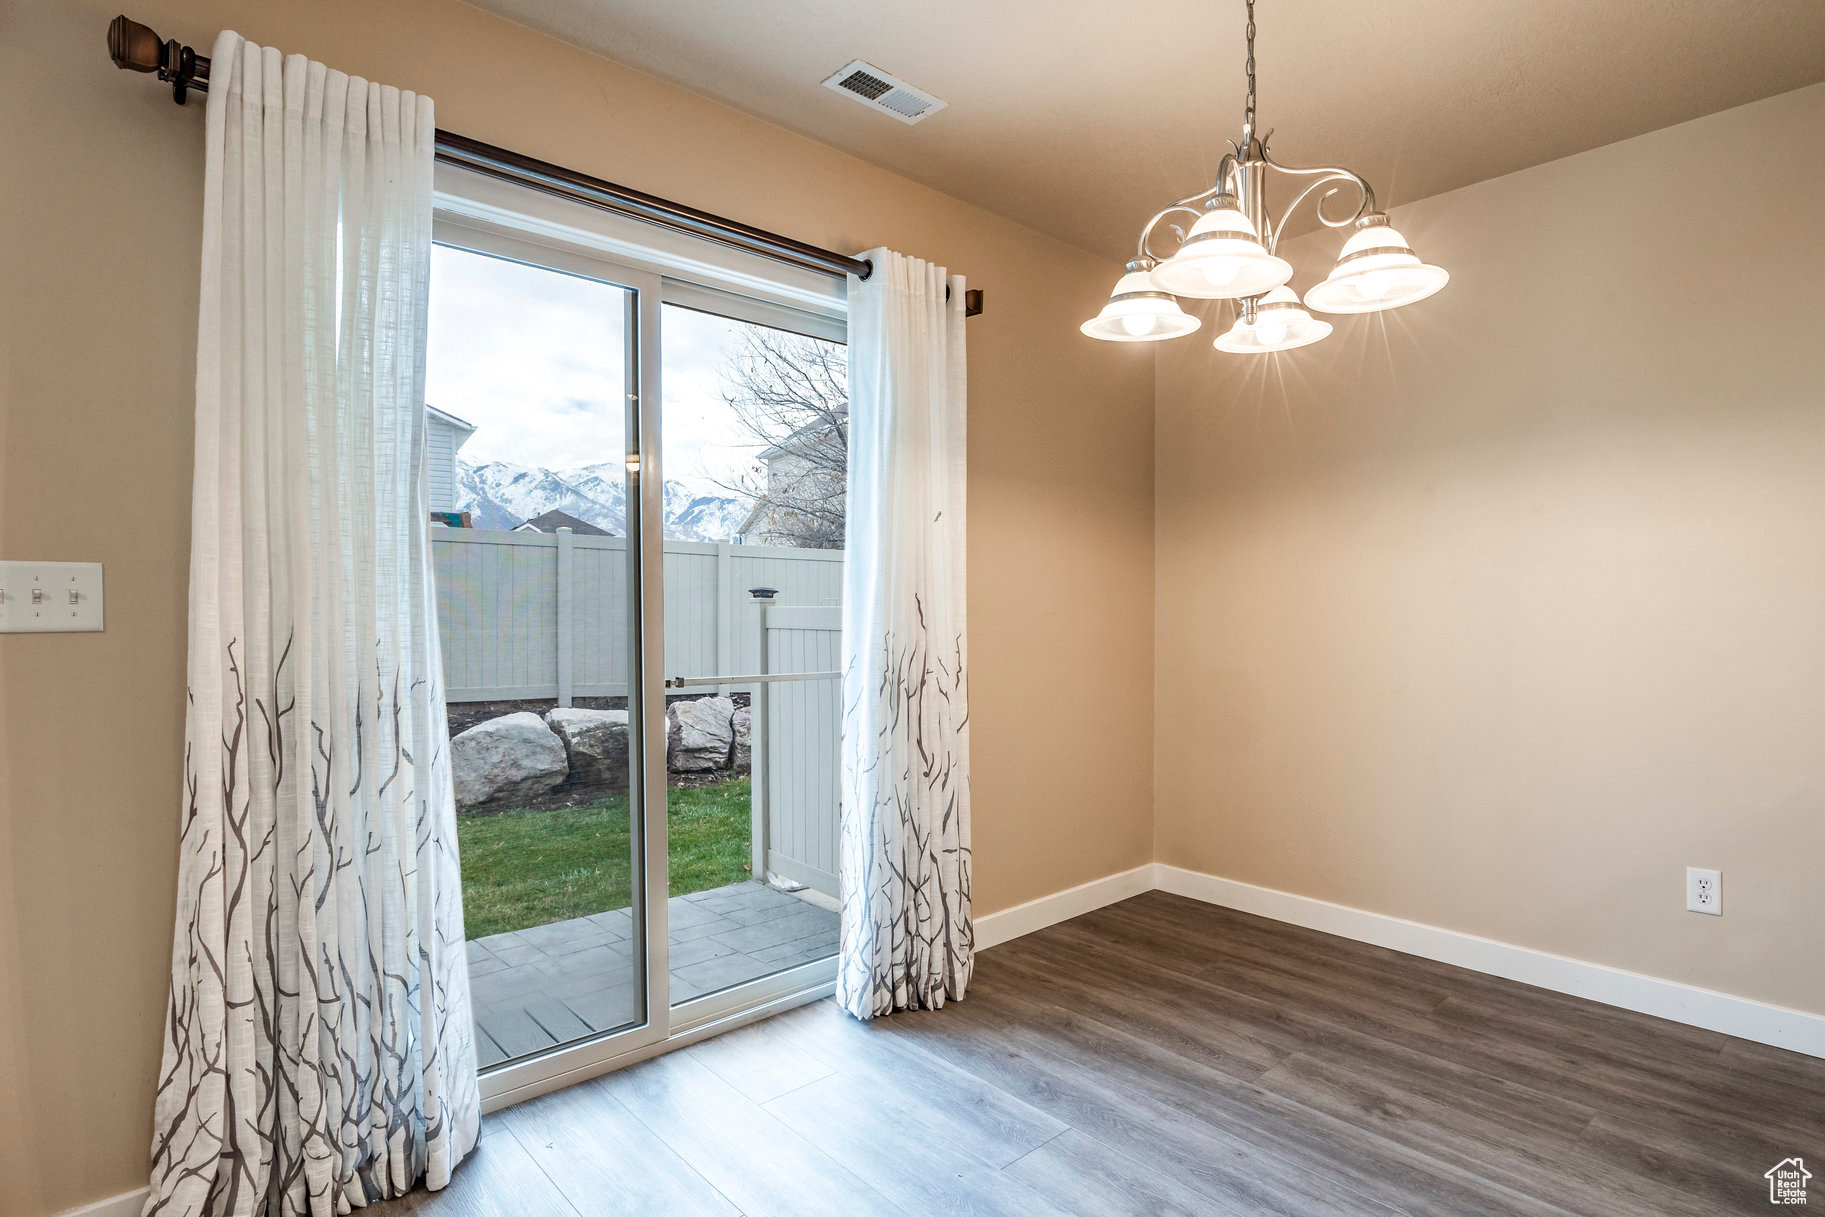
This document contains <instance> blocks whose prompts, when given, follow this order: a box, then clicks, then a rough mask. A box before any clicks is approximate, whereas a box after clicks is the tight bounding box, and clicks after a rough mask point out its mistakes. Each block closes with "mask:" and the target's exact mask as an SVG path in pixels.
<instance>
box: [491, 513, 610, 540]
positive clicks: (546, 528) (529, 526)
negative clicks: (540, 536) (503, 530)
mask: <svg viewBox="0 0 1825 1217" xmlns="http://www.w3.org/2000/svg"><path fill="white" fill-rule="evenodd" d="M560 528H568V529H570V531H571V532H572V533H574V534H575V535H577V536H579V537H612V536H614V535H615V534H614V533H612V532H610V531H608V529H606V528H597V527H596V526H595V525H594V524H591V523H590V522H589V521H588V520H579V519H577V517H575V516H573V515H571V514H570V513H569V512H568V511H559V510H557V509H556V508H555V507H554V508H553V509H552V510H550V511H548V512H546V513H545V514H543V515H536V516H533V517H532V518H531V519H530V520H527V521H526V522H525V523H524V524H516V525H514V526H513V531H515V532H556V531H558V529H560Z"/></svg>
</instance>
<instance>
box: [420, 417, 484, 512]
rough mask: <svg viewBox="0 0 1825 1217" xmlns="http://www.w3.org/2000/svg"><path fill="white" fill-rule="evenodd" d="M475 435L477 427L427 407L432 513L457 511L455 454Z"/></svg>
mask: <svg viewBox="0 0 1825 1217" xmlns="http://www.w3.org/2000/svg"><path fill="white" fill-rule="evenodd" d="M474 434H475V424H474V423H469V422H465V421H463V420H462V419H460V418H458V417H456V415H454V414H445V413H444V412H443V411H442V410H439V409H438V408H437V407H436V406H433V405H430V404H429V403H427V404H426V405H425V478H426V482H427V487H426V488H427V489H428V490H429V491H430V495H431V510H432V511H455V510H456V453H457V451H458V450H459V449H460V448H461V447H462V446H463V445H464V444H466V443H468V442H469V437H470V436H471V435H474Z"/></svg>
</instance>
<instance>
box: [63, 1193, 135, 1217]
mask: <svg viewBox="0 0 1825 1217" xmlns="http://www.w3.org/2000/svg"><path fill="white" fill-rule="evenodd" d="M151 1192H152V1189H151V1188H149V1187H136V1188H134V1189H133V1190H132V1191H130V1192H122V1193H121V1194H120V1195H118V1196H109V1197H108V1198H107V1199H106V1200H97V1201H96V1202H95V1203H93V1204H85V1205H83V1206H82V1207H81V1208H78V1209H65V1210H64V1211H63V1212H61V1213H59V1214H57V1217H139V1215H140V1213H141V1212H142V1211H143V1210H144V1209H145V1207H146V1199H147V1197H148V1196H149V1195H150V1194H151Z"/></svg>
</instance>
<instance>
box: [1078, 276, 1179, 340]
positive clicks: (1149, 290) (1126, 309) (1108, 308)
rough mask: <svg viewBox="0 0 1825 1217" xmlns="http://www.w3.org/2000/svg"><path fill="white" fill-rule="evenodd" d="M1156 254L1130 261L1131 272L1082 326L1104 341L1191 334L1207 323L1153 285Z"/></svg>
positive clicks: (1156, 338) (1090, 333) (1157, 338)
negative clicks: (1106, 301)
mask: <svg viewBox="0 0 1825 1217" xmlns="http://www.w3.org/2000/svg"><path fill="white" fill-rule="evenodd" d="M1154 265H1155V263H1154V261H1153V259H1152V258H1136V259H1135V260H1134V261H1132V262H1130V263H1128V273H1127V274H1125V275H1123V276H1122V277H1121V278H1120V279H1119V280H1117V281H1116V284H1115V290H1114V291H1113V292H1111V293H1109V302H1108V303H1107V304H1105V305H1103V311H1102V312H1100V313H1098V314H1097V315H1096V316H1094V317H1092V318H1091V319H1090V320H1088V321H1086V322H1084V323H1083V325H1082V326H1081V327H1080V328H1081V329H1082V330H1083V332H1084V333H1085V334H1088V335H1089V336H1090V337H1092V338H1100V339H1102V340H1103V341H1104V342H1158V341H1160V340H1161V339H1164V338H1177V337H1179V336H1180V335H1181V334H1189V333H1191V332H1192V331H1193V330H1195V329H1197V328H1198V326H1200V325H1201V324H1203V323H1202V322H1201V321H1199V320H1198V318H1196V317H1193V316H1191V315H1189V314H1188V313H1186V312H1185V311H1184V310H1183V309H1181V308H1180V307H1179V302H1178V301H1177V300H1174V299H1173V298H1172V297H1171V296H1170V295H1169V294H1167V293H1166V292H1163V291H1161V290H1160V289H1159V288H1157V287H1155V286H1154V285H1153V280H1152V279H1151V278H1150V277H1149V272H1150V271H1152V270H1153V268H1154Z"/></svg>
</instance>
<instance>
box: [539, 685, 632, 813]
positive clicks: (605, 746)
mask: <svg viewBox="0 0 1825 1217" xmlns="http://www.w3.org/2000/svg"><path fill="white" fill-rule="evenodd" d="M545 725H546V726H548V727H550V728H551V733H552V734H553V735H555V736H557V737H558V739H559V740H561V741H563V744H564V755H565V757H566V758H567V759H568V760H569V761H570V785H571V786H572V787H573V788H580V789H585V790H590V791H600V792H601V793H603V794H626V793H627V756H628V753H627V711H626V710H583V709H578V708H576V707H573V706H560V707H558V708H557V709H555V710H551V711H548V712H547V713H546V715H545Z"/></svg>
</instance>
